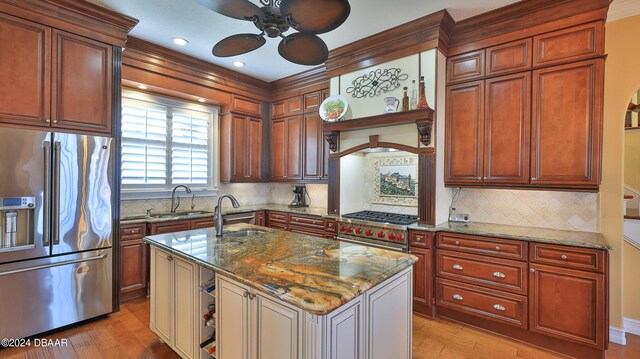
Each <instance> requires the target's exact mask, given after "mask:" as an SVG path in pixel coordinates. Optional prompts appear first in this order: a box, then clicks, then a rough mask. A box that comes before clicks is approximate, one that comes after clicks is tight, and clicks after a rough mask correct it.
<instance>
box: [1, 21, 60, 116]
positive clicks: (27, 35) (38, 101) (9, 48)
mask: <svg viewBox="0 0 640 359" xmlns="http://www.w3.org/2000/svg"><path fill="white" fill-rule="evenodd" d="M50 56H51V30H50V29H49V28H48V27H45V26H42V25H40V24H36V23H33V22H29V21H25V20H22V19H19V18H15V17H13V16H9V15H6V14H2V13H0V64H2V66H0V99H1V100H0V121H2V122H10V123H15V124H19V125H36V126H46V127H49V124H48V123H47V122H45V120H47V119H49V118H50V112H49V110H50V105H49V104H50V102H49V101H50V98H51V96H50V90H51V78H50V76H51V75H50V68H51V67H50V62H51V58H50Z"/></svg>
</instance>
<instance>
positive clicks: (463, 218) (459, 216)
mask: <svg viewBox="0 0 640 359" xmlns="http://www.w3.org/2000/svg"><path fill="white" fill-rule="evenodd" d="M449 222H464V223H468V222H469V215H468V214H465V213H452V214H451V216H450V217H449Z"/></svg>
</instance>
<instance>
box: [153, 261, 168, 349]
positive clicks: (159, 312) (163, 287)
mask: <svg viewBox="0 0 640 359" xmlns="http://www.w3.org/2000/svg"><path fill="white" fill-rule="evenodd" d="M172 260H173V257H172V256H171V255H170V254H169V253H167V252H164V251H161V250H158V249H155V248H154V249H153V250H152V257H151V265H152V266H153V268H152V270H151V273H152V274H153V278H151V283H152V285H153V286H154V287H153V288H152V289H151V316H152V317H151V321H152V323H153V324H154V325H153V327H154V332H155V333H156V334H158V336H159V337H160V339H162V340H163V341H164V342H165V343H168V344H170V345H171V344H172V342H171V338H173V330H172V328H173V320H172V317H171V313H172V312H173V309H172V308H173V295H172V293H173V270H172V267H173V265H172Z"/></svg>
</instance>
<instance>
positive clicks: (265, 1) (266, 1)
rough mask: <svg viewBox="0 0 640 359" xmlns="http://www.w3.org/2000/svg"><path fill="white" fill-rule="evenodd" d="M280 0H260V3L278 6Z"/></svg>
mask: <svg viewBox="0 0 640 359" xmlns="http://www.w3.org/2000/svg"><path fill="white" fill-rule="evenodd" d="M280 1H282V0H260V3H261V4H262V5H264V6H275V7H280Z"/></svg>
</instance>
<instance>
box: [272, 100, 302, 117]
mask: <svg viewBox="0 0 640 359" xmlns="http://www.w3.org/2000/svg"><path fill="white" fill-rule="evenodd" d="M303 102H304V100H303V98H302V96H296V97H292V98H288V99H286V100H282V101H277V102H274V103H273V105H271V117H272V118H282V117H287V116H292V115H299V114H301V113H302V112H303V106H304V104H303Z"/></svg>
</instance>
